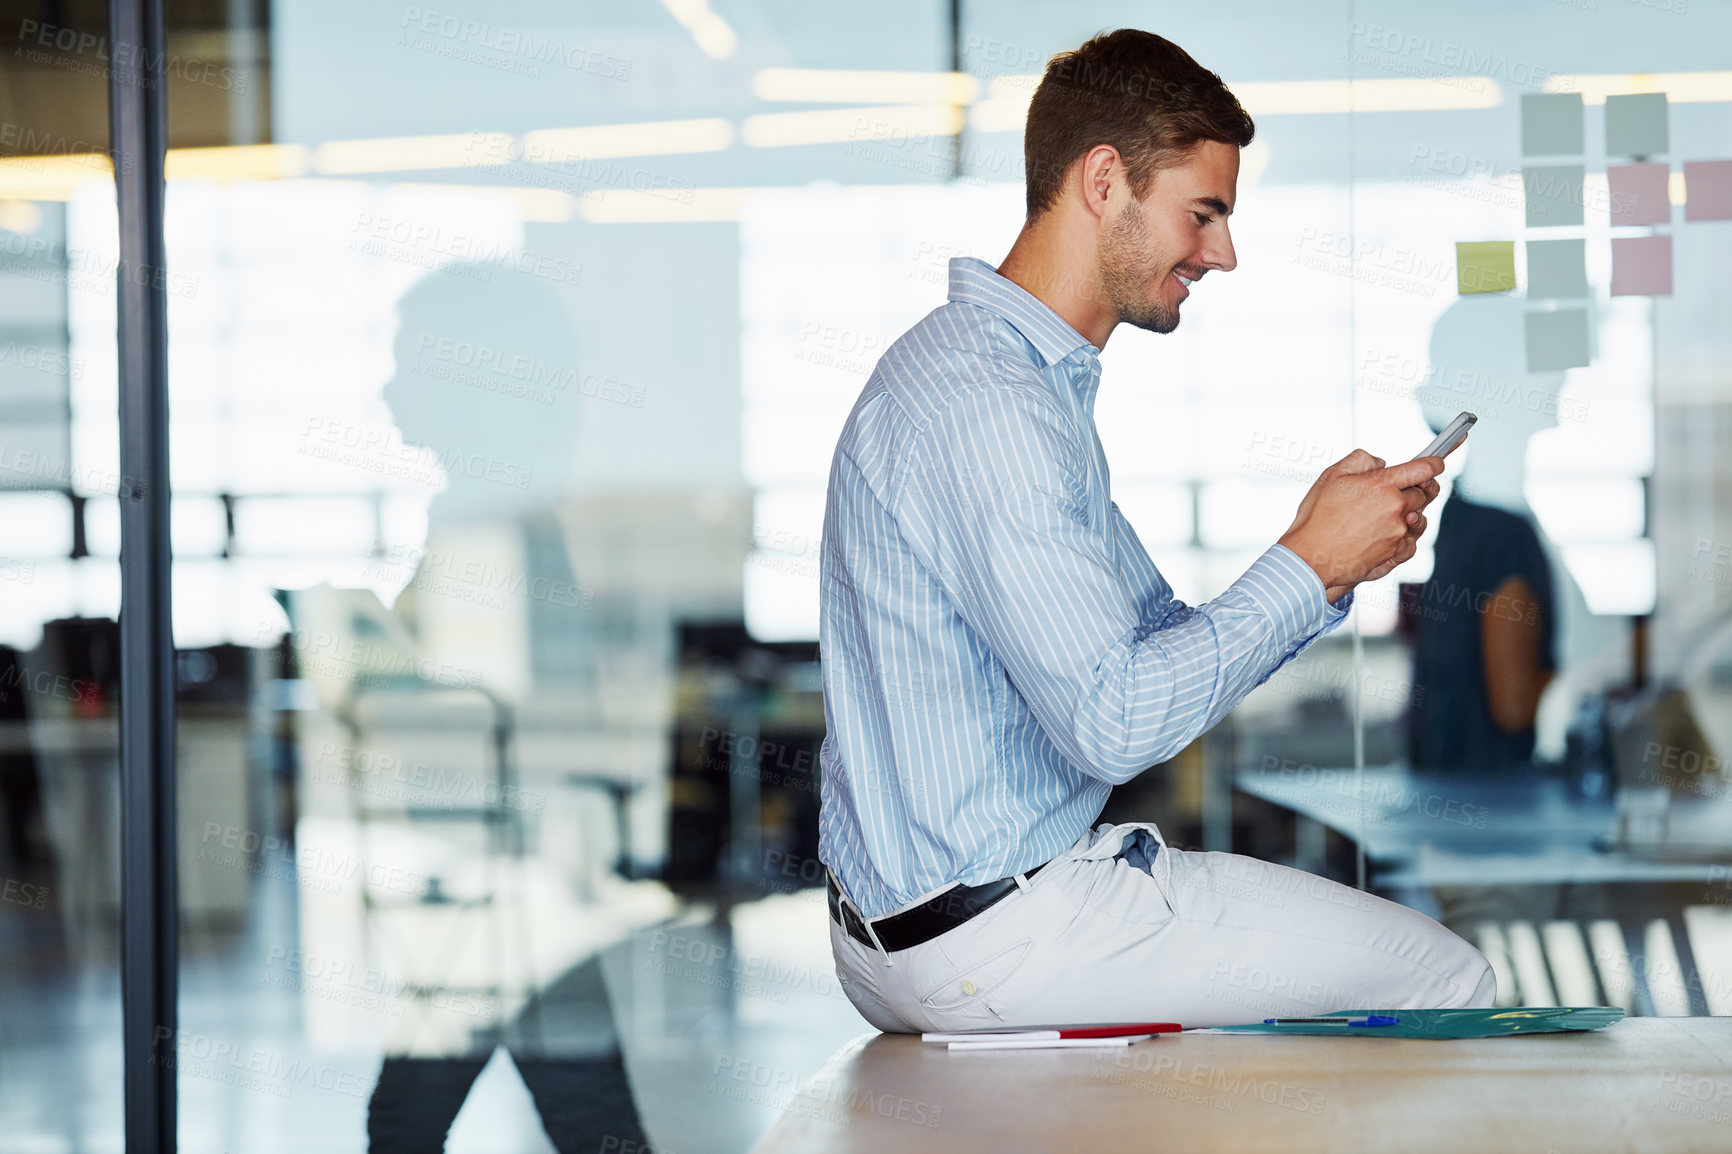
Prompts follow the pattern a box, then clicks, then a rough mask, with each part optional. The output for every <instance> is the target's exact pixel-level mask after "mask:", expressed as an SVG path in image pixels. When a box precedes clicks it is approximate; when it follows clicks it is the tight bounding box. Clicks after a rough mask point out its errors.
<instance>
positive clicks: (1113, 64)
mask: <svg viewBox="0 0 1732 1154" xmlns="http://www.w3.org/2000/svg"><path fill="white" fill-rule="evenodd" d="M1255 132H1256V126H1255V125H1253V124H1252V123H1251V117H1250V116H1249V115H1248V114H1247V113H1246V112H1245V109H1244V108H1243V107H1241V106H1240V104H1239V100H1238V98H1237V97H1235V96H1234V95H1233V94H1232V93H1231V92H1229V91H1228V90H1227V86H1226V85H1225V84H1223V83H1222V82H1221V78H1220V77H1219V76H1217V75H1215V74H1214V73H1213V72H1210V71H1209V70H1208V69H1207V68H1204V67H1203V66H1202V65H1201V64H1198V63H1197V62H1196V61H1195V60H1192V59H1191V57H1190V55H1189V54H1188V53H1187V52H1186V51H1185V50H1184V49H1183V48H1180V47H1179V46H1178V45H1177V44H1174V43H1173V42H1172V41H1171V40H1167V39H1165V38H1163V37H1160V36H1156V35H1155V34H1154V33H1153V32H1142V31H1139V30H1138V29H1135V28H1121V29H1119V30H1118V31H1117V32H1107V33H1103V34H1101V35H1099V36H1096V37H1095V38H1094V39H1092V40H1090V41H1089V42H1088V43H1086V44H1084V45H1083V46H1082V47H1081V48H1078V49H1077V50H1076V51H1075V52H1061V53H1059V54H1058V55H1057V56H1054V57H1053V58H1052V59H1051V60H1050V61H1048V62H1047V66H1046V74H1045V75H1044V76H1042V77H1041V80H1040V87H1038V88H1036V89H1035V90H1034V98H1033V99H1032V100H1031V101H1030V102H1029V106H1028V124H1027V127H1026V128H1025V129H1024V130H1023V136H1022V153H1023V160H1024V163H1025V166H1026V168H1027V170H1028V218H1029V219H1030V220H1033V219H1034V218H1035V217H1037V216H1039V215H1040V214H1041V213H1043V212H1045V211H1046V210H1047V209H1049V208H1051V207H1052V206H1053V204H1054V203H1056V202H1057V200H1058V198H1059V193H1060V192H1061V191H1062V190H1063V188H1064V178H1065V173H1066V172H1067V171H1069V169H1070V166H1071V164H1072V163H1073V162H1074V161H1075V160H1076V158H1077V157H1079V156H1082V155H1083V154H1084V153H1086V152H1087V151H1088V150H1089V149H1091V148H1093V147H1095V146H1096V145H1099V144H1110V145H1112V146H1113V147H1114V148H1116V149H1118V150H1119V155H1120V156H1122V157H1124V161H1125V176H1126V178H1127V179H1128V180H1129V181H1130V185H1131V193H1132V195H1134V196H1137V197H1139V198H1141V197H1143V196H1145V195H1147V193H1148V191H1149V183H1150V181H1152V180H1153V179H1154V176H1155V173H1156V172H1157V171H1159V170H1160V169H1162V168H1166V167H1169V166H1171V165H1173V164H1175V163H1177V162H1178V161H1179V160H1180V158H1181V157H1182V156H1184V154H1186V153H1187V152H1189V151H1190V150H1191V149H1192V148H1193V147H1194V146H1195V145H1196V144H1197V143H1198V142H1199V141H1203V140H1217V141H1220V142H1221V143H1223V144H1236V145H1238V146H1239V147H1240V148H1243V147H1245V146H1246V145H1247V144H1250V143H1251V136H1252V134H1253V133H1255Z"/></svg>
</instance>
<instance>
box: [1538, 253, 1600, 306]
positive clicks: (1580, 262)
mask: <svg viewBox="0 0 1732 1154" xmlns="http://www.w3.org/2000/svg"><path fill="white" fill-rule="evenodd" d="M1587 247H1588V242H1587V241H1584V240H1530V241H1528V297H1529V298H1530V299H1532V298H1534V297H1585V296H1587V295H1588V254H1587Z"/></svg>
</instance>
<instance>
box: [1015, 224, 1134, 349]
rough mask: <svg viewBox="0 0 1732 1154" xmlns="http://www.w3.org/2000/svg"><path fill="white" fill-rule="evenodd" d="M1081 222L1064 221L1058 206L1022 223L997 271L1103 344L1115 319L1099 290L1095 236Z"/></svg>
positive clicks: (1085, 336)
mask: <svg viewBox="0 0 1732 1154" xmlns="http://www.w3.org/2000/svg"><path fill="white" fill-rule="evenodd" d="M1082 223H1083V222H1077V221H1070V220H1068V219H1067V218H1066V217H1065V216H1064V207H1063V206H1062V205H1061V206H1056V207H1054V208H1051V209H1049V210H1047V212H1046V213H1044V214H1043V215H1042V216H1041V217H1040V218H1039V219H1038V220H1035V221H1029V222H1026V223H1025V224H1024V225H1023V226H1022V231H1021V232H1020V233H1018V234H1017V237H1016V243H1015V244H1013V245H1011V246H1010V251H1009V252H1008V253H1006V254H1005V257H1004V260H1003V261H1001V262H999V266H998V275H999V276H1001V277H1003V278H1004V279H1006V280H1008V281H1010V282H1011V283H1013V284H1015V285H1016V286H1017V287H1019V288H1021V289H1022V290H1023V291H1024V292H1026V293H1028V294H1029V295H1030V296H1032V297H1034V298H1035V299H1037V300H1039V301H1040V303H1041V304H1043V305H1045V306H1046V307H1047V308H1049V309H1051V310H1052V311H1053V312H1055V313H1057V314H1058V315H1059V319H1061V320H1063V321H1064V322H1065V323H1066V324H1068V325H1069V326H1070V327H1071V328H1073V329H1075V330H1076V331H1077V332H1079V333H1081V334H1082V337H1083V339H1084V340H1086V341H1088V343H1089V344H1091V345H1093V346H1094V347H1095V348H1097V349H1104V348H1105V347H1106V344H1107V338H1108V337H1109V336H1111V335H1112V332H1113V329H1114V327H1115V326H1117V324H1118V323H1119V318H1118V314H1117V313H1115V312H1114V311H1113V309H1112V307H1111V306H1110V305H1109V304H1107V302H1106V300H1105V298H1104V296H1103V294H1102V292H1101V281H1100V274H1099V272H1098V271H1097V269H1096V265H1095V240H1094V236H1093V234H1092V232H1090V231H1088V230H1087V229H1085V228H1084V227H1082Z"/></svg>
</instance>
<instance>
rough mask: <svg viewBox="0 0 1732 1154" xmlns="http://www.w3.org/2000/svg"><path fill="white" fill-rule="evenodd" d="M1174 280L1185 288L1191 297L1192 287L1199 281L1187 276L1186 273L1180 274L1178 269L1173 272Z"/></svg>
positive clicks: (1186, 293) (1187, 294)
mask: <svg viewBox="0 0 1732 1154" xmlns="http://www.w3.org/2000/svg"><path fill="white" fill-rule="evenodd" d="M1173 279H1174V280H1176V281H1178V282H1179V284H1180V285H1181V286H1183V288H1184V290H1185V295H1186V296H1189V295H1190V294H1191V286H1192V285H1193V284H1195V283H1197V280H1198V278H1197V277H1188V276H1186V275H1185V274H1184V273H1182V272H1180V271H1179V270H1178V269H1174V270H1173Z"/></svg>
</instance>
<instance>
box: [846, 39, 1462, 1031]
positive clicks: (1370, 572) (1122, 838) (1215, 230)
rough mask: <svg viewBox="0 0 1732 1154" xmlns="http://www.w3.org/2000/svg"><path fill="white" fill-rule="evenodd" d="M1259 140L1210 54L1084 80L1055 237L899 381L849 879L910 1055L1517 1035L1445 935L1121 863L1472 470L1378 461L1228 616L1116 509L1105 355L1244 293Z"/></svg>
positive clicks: (852, 785) (851, 513)
mask: <svg viewBox="0 0 1732 1154" xmlns="http://www.w3.org/2000/svg"><path fill="white" fill-rule="evenodd" d="M1252 131H1253V126H1252V123H1251V120H1250V117H1248V116H1247V115H1246V114H1245V112H1244V110H1243V109H1242V108H1241V107H1240V106H1239V103H1238V101H1237V100H1236V99H1235V98H1234V97H1233V95H1232V94H1231V93H1230V92H1228V91H1227V89H1226V88H1225V87H1224V86H1223V85H1222V83H1221V81H1220V78H1219V77H1217V76H1216V75H1215V74H1214V73H1212V72H1209V71H1207V70H1206V69H1204V68H1202V67H1201V66H1199V65H1198V64H1197V63H1196V62H1195V61H1193V60H1192V59H1191V58H1190V57H1189V56H1188V55H1186V54H1185V53H1184V51H1182V50H1181V49H1179V48H1178V47H1177V46H1175V45H1173V44H1171V43H1169V42H1168V41H1166V40H1163V39H1161V38H1160V37H1158V36H1154V35H1151V34H1149V33H1146V32H1138V31H1134V30H1129V29H1126V30H1121V31H1118V32H1114V33H1112V34H1110V35H1106V36H1101V37H1097V38H1096V39H1094V40H1091V41H1089V42H1088V43H1086V44H1084V45H1083V46H1082V47H1081V48H1080V49H1078V50H1077V51H1075V52H1070V53H1064V54H1061V55H1059V56H1057V57H1055V58H1054V59H1053V60H1052V61H1051V63H1050V64H1049V65H1048V66H1047V70H1046V75H1045V76H1044V77H1043V78H1042V81H1041V84H1040V87H1039V88H1038V89H1037V90H1036V92H1035V95H1034V99H1033V101H1032V103H1031V105H1030V107H1029V114H1028V125H1027V129H1026V135H1025V138H1024V151H1025V155H1026V161H1027V172H1028V178H1027V179H1028V219H1027V222H1026V223H1025V225H1024V226H1023V229H1022V233H1021V235H1019V236H1018V237H1017V239H1016V243H1015V244H1014V245H1013V246H1012V248H1011V250H1010V253H1009V255H1008V256H1006V257H1005V259H1004V262H1003V263H1002V264H1001V265H1000V267H999V268H998V269H997V270H994V269H992V268H991V267H989V266H988V265H986V264H984V263H983V262H980V261H977V260H971V259H958V260H953V261H952V262H951V265H950V301H949V303H948V304H946V305H944V306H943V307H941V308H939V309H937V310H936V311H934V312H933V313H931V314H930V315H929V316H927V317H926V318H925V319H924V320H923V321H921V322H920V323H919V324H918V325H916V326H915V327H914V328H913V329H911V330H910V331H909V332H908V333H907V334H905V335H904V336H903V337H902V338H901V339H900V340H898V341H897V342H896V344H895V345H893V346H892V347H891V348H890V349H889V350H888V351H887V352H886V353H885V355H884V357H883V359H882V360H880V361H879V363H878V366H877V368H876V370H875V371H874V372H873V374H872V377H871V379H870V380H869V381H868V382H867V385H866V388H865V390H864V391H863V392H862V393H861V395H860V399H859V401H858V403H857V404H856V405H855V407H854V410H853V412H852V413H851V414H850V415H849V418H848V421H847V423H846V425H845V426H844V428H843V431H842V436H841V439H840V441H839V443H838V444H837V447H836V456H835V460H834V463H833V465H832V468H831V473H830V481H829V497H828V502H827V508H826V510H825V522H824V554H823V562H822V586H821V600H822V624H821V640H822V651H823V662H824V704H825V712H826V717H827V721H828V727H829V732H828V735H827V736H826V738H825V742H824V747H823V753H822V765H823V771H824V793H823V816H822V831H821V855H822V857H823V859H824V861H825V862H826V863H827V864H828V866H829V867H830V871H831V876H830V893H831V902H830V905H831V912H832V924H831V945H832V949H833V950H834V953H835V956H836V964H837V971H838V974H839V976H840V978H841V980H842V983H843V986H844V988H845V989H846V990H847V991H848V994H849V997H850V998H851V999H852V1001H853V1003H854V1005H855V1006H856V1007H857V1008H858V1009H859V1010H860V1012H861V1013H862V1014H863V1015H865V1017H866V1018H867V1020H868V1021H870V1022H872V1024H873V1025H875V1026H877V1027H879V1028H880V1029H883V1030H890V1031H916V1030H932V1029H969V1028H988V1027H996V1026H1002V1025H1007V1024H1008V1025H1029V1024H1037V1023H1063V1022H1091V1021H1093V1022H1104V1021H1153V1020H1161V1021H1178V1022H1181V1023H1183V1024H1185V1025H1187V1026H1201V1025H1210V1024H1221V1023H1227V1022H1234V1021H1245V1020H1247V1019H1252V1018H1257V1017H1262V1016H1265V1015H1276V1014H1291V1015H1311V1014H1317V1013H1321V1012H1326V1011H1330V1010H1336V1009H1356V1008H1377V1007H1388V1006H1404V1007H1421V1006H1427V1007H1446V1006H1486V1005H1490V1004H1491V1002H1492V999H1493V995H1494V992H1495V991H1494V983H1493V979H1492V976H1491V970H1490V967H1489V966H1488V965H1487V964H1486V962H1485V959H1484V958H1483V957H1482V956H1481V955H1480V954H1479V953H1478V952H1477V951H1476V950H1474V949H1473V948H1472V947H1471V946H1469V945H1468V944H1467V943H1466V942H1464V941H1462V940H1461V939H1460V938H1458V937H1456V936H1455V935H1454V934H1451V933H1449V932H1448V931H1447V930H1445V929H1444V928H1443V927H1441V926H1439V925H1438V924H1437V923H1436V922H1434V921H1432V920H1431V919H1430V918H1427V917H1425V916H1423V915H1421V914H1419V913H1416V912H1414V911H1413V910H1409V909H1406V908H1404V907H1402V906H1399V905H1395V904H1394V903H1391V902H1386V901H1383V900H1382V899H1379V898H1374V897H1371V896H1370V895H1367V894H1362V893H1360V892H1358V891H1356V890H1353V889H1349V888H1347V887H1344V886H1339V885H1336V884H1334V883H1332V882H1328V881H1326V880H1324V879H1322V878H1316V877H1313V876H1311V875H1309V874H1304V873H1300V872H1299V871H1296V870H1289V869H1285V868H1282V867H1278V866H1271V865H1267V864H1264V863H1262V862H1258V861H1254V860H1252V859H1249V858H1242V857H1235V856H1233V855H1229V854H1217V853H1193V852H1185V851H1179V850H1173V849H1170V848H1168V847H1167V846H1166V845H1165V843H1164V841H1163V839H1162V838H1161V834H1160V831H1159V830H1158V829H1156V827H1155V826H1154V825H1153V824H1150V823H1132V824H1125V825H1118V826H1107V825H1103V826H1101V827H1100V828H1099V829H1097V830H1090V829H1089V824H1090V822H1092V821H1093V820H1094V818H1095V817H1096V816H1097V815H1098V814H1099V813H1100V810H1101V807H1102V805H1103V804H1104V802H1105V800H1106V797H1107V794H1108V793H1109V792H1110V791H1111V789H1112V786H1113V785H1114V784H1117V783H1119V782H1123V781H1126V780H1128V779H1130V778H1131V777H1133V776H1135V775H1136V774H1137V773H1138V772H1140V771H1141V770H1143V769H1144V768H1146V767H1148V766H1150V765H1153V764H1156V763H1158V762H1160V761H1163V760H1165V759H1167V758H1170V757H1171V756H1173V755H1174V754H1176V753H1177V752H1178V751H1179V750H1181V749H1182V748H1184V747H1185V745H1187V744H1188V743H1190V742H1191V741H1192V740H1193V739H1195V738H1196V737H1197V736H1198V735H1199V734H1201V733H1203V732H1204V731H1205V730H1207V729H1208V728H1209V727H1210V726H1211V725H1213V724H1214V723H1215V722H1217V721H1218V720H1220V718H1221V717H1222V716H1223V715H1224V714H1225V713H1226V712H1227V711H1228V710H1229V709H1231V708H1232V707H1233V705H1234V704H1235V703H1237V702H1238V701H1239V700H1240V699H1241V698H1242V697H1244V695H1245V694H1246V693H1248V692H1249V691H1250V690H1251V689H1252V688H1254V687H1255V686H1256V685H1258V684H1259V683H1261V682H1262V681H1263V680H1264V679H1266V678H1267V677H1268V676H1269V674H1270V673H1272V672H1273V671H1274V670H1275V669H1276V668H1278V667H1279V666H1280V665H1281V664H1282V663H1283V662H1285V661H1287V660H1288V659H1290V658H1291V657H1292V656H1294V654H1296V653H1298V652H1299V651H1300V650H1302V649H1303V648H1304V647H1305V646H1306V645H1308V644H1310V643H1311V642H1312V641H1314V640H1315V639H1316V638H1317V637H1319V636H1321V635H1322V634H1323V633H1325V632H1327V631H1329V630H1330V629H1332V628H1334V627H1335V626H1336V625H1338V624H1339V623H1340V622H1341V619H1342V618H1343V617H1344V616H1345V614H1346V611H1347V609H1348V607H1349V605H1350V604H1351V598H1352V592H1351V591H1352V588H1353V587H1354V586H1355V585H1356V584H1357V583H1359V582H1360V581H1364V580H1369V579H1372V578H1375V577H1379V576H1381V575H1383V574H1384V573H1387V572H1389V571H1390V570H1391V569H1392V568H1394V567H1395V566H1396V565H1398V564H1400V563H1401V562H1402V561H1405V560H1406V559H1407V558H1409V557H1411V556H1412V555H1413V551H1414V545H1415V542H1416V541H1417V539H1418V537H1419V536H1420V534H1421V533H1423V532H1424V530H1425V518H1424V516H1423V514H1422V512H1421V510H1422V509H1423V508H1424V507H1425V505H1426V504H1427V503H1428V502H1429V501H1430V500H1431V499H1432V498H1433V497H1435V496H1436V494H1437V482H1436V481H1435V480H1434V479H1433V478H1435V477H1436V475H1437V474H1438V473H1439V472H1440V471H1441V470H1442V468H1443V462H1442V461H1441V460H1438V459H1436V458H1424V459H1421V460H1418V461H1413V462H1410V463H1408V464H1404V465H1396V466H1394V467H1393V468H1386V467H1385V465H1384V462H1383V461H1381V460H1378V459H1377V458H1375V457H1373V456H1371V455H1370V454H1368V453H1365V452H1363V451H1356V452H1354V453H1353V454H1352V455H1350V456H1348V457H1346V458H1345V459H1343V460H1342V461H1339V462H1337V463H1336V464H1335V465H1333V466H1331V467H1330V468H1329V469H1327V470H1325V471H1324V473H1323V475H1322V476H1321V477H1319V478H1318V480H1317V483H1316V484H1315V485H1314V486H1313V487H1312V488H1311V491H1310V492H1309V493H1308V494H1307V495H1306V497H1305V499H1304V501H1302V502H1301V504H1300V506H1299V511H1298V515H1297V516H1296V517H1295V519H1294V521H1293V525H1292V527H1291V528H1290V529H1289V530H1288V531H1287V533H1286V534H1285V535H1284V536H1283V537H1282V538H1281V540H1280V542H1279V543H1278V544H1277V545H1275V546H1274V547H1272V548H1271V549H1269V551H1268V552H1266V553H1265V554H1264V555H1263V556H1262V557H1260V558H1259V559H1258V560H1257V561H1256V563H1254V564H1253V565H1252V566H1251V568H1250V569H1249V570H1247V571H1246V572H1245V574H1244V576H1242V577H1241V578H1240V579H1239V580H1238V581H1237V582H1235V583H1234V584H1233V586H1232V587H1231V588H1229V589H1228V590H1227V591H1226V592H1224V593H1222V594H1221V595H1220V596H1219V597H1217V598H1215V599H1214V600H1213V601H1211V602H1209V603H1208V604H1206V605H1202V606H1199V607H1196V608H1192V607H1189V606H1186V605H1182V604H1180V603H1179V602H1177V601H1175V600H1174V599H1173V596H1172V590H1171V587H1170V586H1168V584H1167V583H1166V581H1165V580H1163V579H1162V577H1161V575H1160V573H1159V572H1158V571H1156V569H1155V567H1154V565H1153V564H1152V563H1151V562H1150V560H1149V558H1148V555H1147V554H1146V553H1145V552H1144V551H1143V548H1142V546H1141V544H1140V543H1139V542H1138V541H1137V537H1136V534H1135V533H1134V532H1132V530H1131V527H1130V525H1129V524H1127V523H1126V522H1125V520H1124V518H1123V517H1122V516H1121V515H1120V513H1119V511H1118V509H1117V507H1116V506H1114V505H1113V504H1112V502H1111V500H1110V497H1109V493H1108V480H1107V467H1106V461H1105V458H1104V457H1103V455H1102V453H1101V448H1100V442H1099V440H1098V438H1097V437H1096V435H1095V430H1094V424H1093V407H1094V396H1095V389H1096V386H1097V384H1098V382H1099V378H1100V362H1099V360H1098V354H1099V351H1100V349H1101V348H1102V347H1103V346H1105V344H1106V342H1107V337H1108V336H1109V335H1110V334H1111V333H1112V331H1113V328H1114V327H1115V326H1116V325H1118V324H1119V323H1121V322H1128V323H1130V324H1133V325H1136V326H1137V327H1139V328H1145V329H1150V330H1152V331H1155V332H1170V331H1171V330H1172V329H1173V328H1175V327H1176V326H1177V325H1178V322H1179V306H1180V303H1181V302H1182V301H1183V300H1184V299H1185V298H1186V297H1187V296H1189V295H1190V286H1191V285H1192V284H1193V283H1195V282H1196V281H1197V280H1199V279H1200V278H1202V277H1203V276H1204V275H1205V274H1207V273H1208V272H1210V271H1211V270H1215V271H1220V272H1229V271H1231V270H1232V268H1233V267H1234V263H1235V261H1234V255H1233V243H1232V239H1231V237H1230V236H1229V235H1228V228H1227V218H1228V216H1229V215H1230V214H1231V212H1232V210H1233V201H1234V196H1235V182H1236V180H1237V176H1238V168H1239V149H1240V148H1242V147H1243V146H1244V145H1246V144H1247V143H1249V142H1250V140H1251V134H1252Z"/></svg>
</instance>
